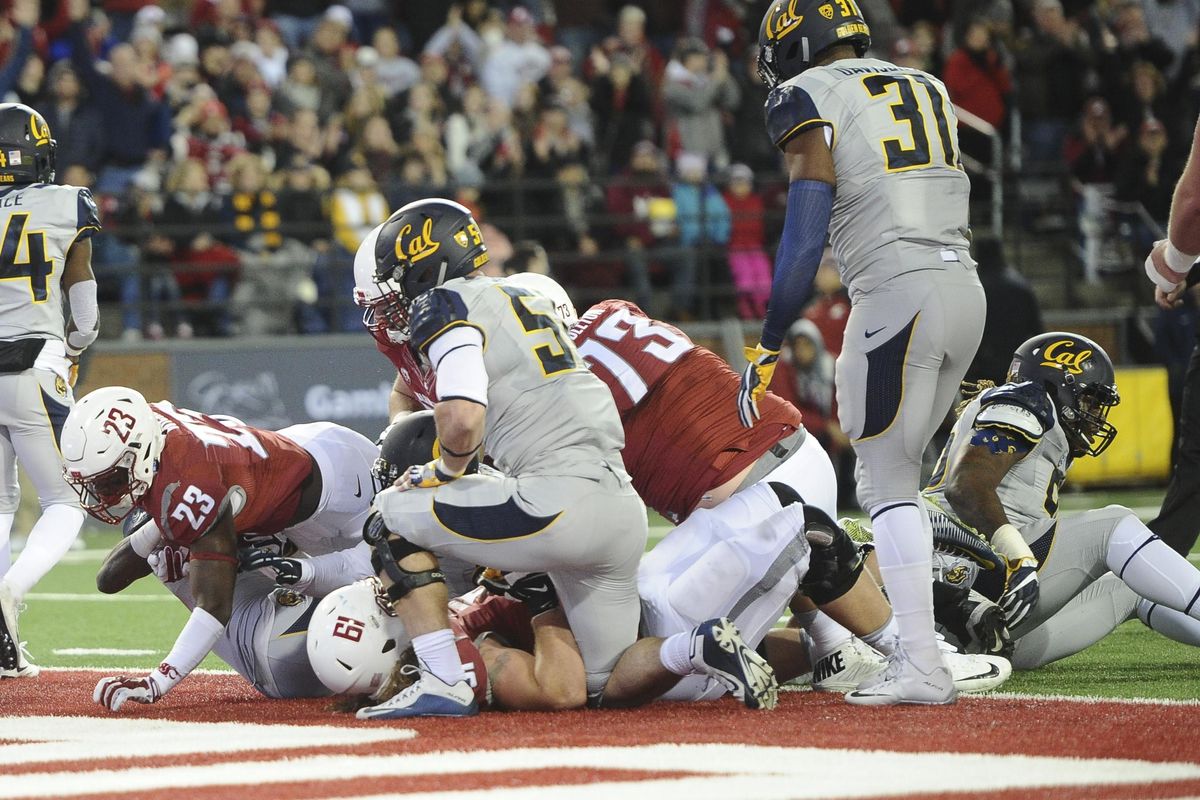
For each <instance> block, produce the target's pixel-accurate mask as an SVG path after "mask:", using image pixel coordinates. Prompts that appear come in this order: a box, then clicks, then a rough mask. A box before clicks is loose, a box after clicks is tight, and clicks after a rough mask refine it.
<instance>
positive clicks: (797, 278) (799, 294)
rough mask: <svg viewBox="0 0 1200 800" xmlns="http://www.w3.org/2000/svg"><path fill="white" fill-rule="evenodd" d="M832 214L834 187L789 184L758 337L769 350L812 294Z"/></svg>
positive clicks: (776, 347) (778, 343)
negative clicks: (773, 271)
mask: <svg viewBox="0 0 1200 800" xmlns="http://www.w3.org/2000/svg"><path fill="white" fill-rule="evenodd" d="M832 213H833V187H832V186H830V185H829V184H828V183H823V182H821V181H809V180H802V181H793V182H792V183H791V185H790V186H788V199H787V215H786V217H785V218H784V221H783V235H782V236H781V237H780V239H779V249H778V250H777V251H776V252H775V278H774V280H773V281H772V283H771V299H770V300H769V302H768V303H767V318H766V320H764V321H763V328H762V336H761V337H760V339H759V341H760V342H761V343H762V346H763V347H765V348H766V349H768V350H779V348H780V347H782V345H783V337H784V334H786V333H787V329H788V328H789V327H790V326H791V324H792V323H793V322H795V321H796V320H797V319H799V317H800V313H801V312H802V311H803V310H804V305H805V304H806V303H807V302H808V299H809V296H810V295H811V294H812V283H813V279H814V278H815V277H816V275H817V267H818V266H820V264H821V253H822V252H823V251H824V250H825V236H826V234H827V233H828V230H829V218H830V215H831V214H832Z"/></svg>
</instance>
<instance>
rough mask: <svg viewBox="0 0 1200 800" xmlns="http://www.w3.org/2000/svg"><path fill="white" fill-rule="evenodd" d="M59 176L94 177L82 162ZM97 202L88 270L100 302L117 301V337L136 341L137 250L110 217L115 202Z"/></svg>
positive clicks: (71, 180) (69, 180)
mask: <svg viewBox="0 0 1200 800" xmlns="http://www.w3.org/2000/svg"><path fill="white" fill-rule="evenodd" d="M51 130H53V128H52V129H51ZM60 163H61V162H60ZM59 178H60V180H61V181H62V182H63V183H65V184H70V185H72V186H89V185H91V183H92V182H93V180H94V176H93V175H92V173H90V172H88V170H87V168H86V167H84V166H83V165H82V164H73V165H71V166H68V167H66V168H65V169H62V170H61V171H60V173H59ZM97 205H98V210H99V211H100V219H101V222H102V227H101V229H100V230H99V231H97V232H96V234H95V235H94V236H93V237H92V272H93V273H95V275H96V286H97V292H98V293H99V297H100V300H101V302H103V301H113V300H115V301H117V302H118V303H119V304H120V307H121V338H122V339H124V340H125V341H137V340H139V339H141V338H142V287H141V276H140V275H139V272H140V271H141V258H142V255H141V250H140V248H139V247H138V245H137V237H133V238H132V239H128V238H126V237H122V236H121V235H120V233H121V224H120V222H119V221H117V220H115V219H114V218H113V217H114V215H113V211H114V210H115V209H116V208H118V207H119V206H118V204H117V203H116V202H108V203H106V202H105V198H101V202H100V203H98V204H97Z"/></svg>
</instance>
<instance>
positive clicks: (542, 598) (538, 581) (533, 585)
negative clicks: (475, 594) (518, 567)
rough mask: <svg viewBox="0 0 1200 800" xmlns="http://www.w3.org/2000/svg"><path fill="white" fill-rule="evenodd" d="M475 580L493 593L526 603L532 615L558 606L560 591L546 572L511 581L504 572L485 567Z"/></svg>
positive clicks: (523, 576)
mask: <svg viewBox="0 0 1200 800" xmlns="http://www.w3.org/2000/svg"><path fill="white" fill-rule="evenodd" d="M475 582H476V583H477V584H479V585H480V586H482V587H484V588H485V589H487V590H488V591H489V592H491V593H492V594H495V595H501V596H503V595H507V596H508V597H511V598H512V599H514V600H519V601H520V602H522V603H524V604H525V605H526V607H528V609H529V616H531V617H536V616H537V615H538V614H541V613H542V612H544V611H550V610H552V609H555V608H558V591H557V590H555V588H554V584H553V583H552V582H551V580H550V576H549V575H547V574H546V573H544V572H531V573H529V574H528V575H522V576H521V577H520V578H517V579H516V580H514V581H511V582H510V581H509V580H508V578H507V577H506V576H505V575H504V573H502V572H500V571H498V570H494V569H484V570H481V571H480V572H477V573H476V576H475Z"/></svg>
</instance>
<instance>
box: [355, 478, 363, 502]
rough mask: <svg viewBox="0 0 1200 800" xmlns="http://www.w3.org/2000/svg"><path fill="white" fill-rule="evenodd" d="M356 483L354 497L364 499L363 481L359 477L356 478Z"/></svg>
mask: <svg viewBox="0 0 1200 800" xmlns="http://www.w3.org/2000/svg"><path fill="white" fill-rule="evenodd" d="M354 483H355V491H354V496H355V497H362V480H361V479H360V478H359V477H358V476H357V475H355V476H354Z"/></svg>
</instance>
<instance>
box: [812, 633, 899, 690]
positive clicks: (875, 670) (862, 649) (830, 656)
mask: <svg viewBox="0 0 1200 800" xmlns="http://www.w3.org/2000/svg"><path fill="white" fill-rule="evenodd" d="M813 656H814V658H813V671H812V688H813V691H814V692H849V691H853V690H854V689H856V688H858V687H859V686H861V685H862V684H863V683H864V682H866V681H868V680H870V679H872V678H874V677H876V676H877V675H879V674H880V673H881V672H883V671H884V670H885V669H887V665H888V661H887V659H886V658H884V657H883V656H881V655H880V654H879V653H878V652H876V651H875V649H874V648H872V647H871V646H869V645H868V644H866V643H865V642H863V641H862V640H860V639H857V638H851V639H847V640H846V641H844V642H842V643H841V644H840V645H838V646H837V647H835V648H833V649H832V650H830V651H828V652H826V653H825V654H823V655H818V654H817V653H814V654H813Z"/></svg>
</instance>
